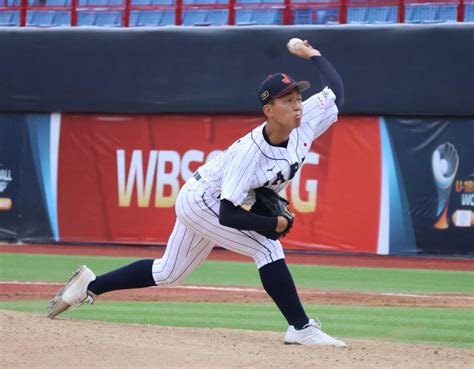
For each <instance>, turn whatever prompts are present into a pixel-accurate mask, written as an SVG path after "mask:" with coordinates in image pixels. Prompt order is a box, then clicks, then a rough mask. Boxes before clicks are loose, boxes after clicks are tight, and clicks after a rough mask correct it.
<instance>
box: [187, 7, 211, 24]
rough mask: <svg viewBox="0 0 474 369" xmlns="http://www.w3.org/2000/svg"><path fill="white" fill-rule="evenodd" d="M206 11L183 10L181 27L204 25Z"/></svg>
mask: <svg viewBox="0 0 474 369" xmlns="http://www.w3.org/2000/svg"><path fill="white" fill-rule="evenodd" d="M206 16H207V10H201V9H189V10H183V19H182V24H183V26H194V25H204V24H206Z"/></svg>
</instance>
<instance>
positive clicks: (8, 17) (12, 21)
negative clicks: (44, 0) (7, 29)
mask: <svg viewBox="0 0 474 369" xmlns="http://www.w3.org/2000/svg"><path fill="white" fill-rule="evenodd" d="M19 25H20V12H19V11H12V10H6V11H0V27H3V26H19Z"/></svg>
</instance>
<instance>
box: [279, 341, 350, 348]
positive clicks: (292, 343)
mask: <svg viewBox="0 0 474 369" xmlns="http://www.w3.org/2000/svg"><path fill="white" fill-rule="evenodd" d="M283 343H284V344H285V345H300V346H321V347H323V346H326V347H336V348H347V347H348V346H347V345H346V344H345V343H344V345H330V344H321V345H306V344H304V343H299V342H283Z"/></svg>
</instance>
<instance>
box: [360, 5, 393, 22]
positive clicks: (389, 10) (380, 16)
mask: <svg viewBox="0 0 474 369" xmlns="http://www.w3.org/2000/svg"><path fill="white" fill-rule="evenodd" d="M366 20H367V23H371V24H374V23H397V7H394V6H383V7H375V8H368V9H367V18H366Z"/></svg>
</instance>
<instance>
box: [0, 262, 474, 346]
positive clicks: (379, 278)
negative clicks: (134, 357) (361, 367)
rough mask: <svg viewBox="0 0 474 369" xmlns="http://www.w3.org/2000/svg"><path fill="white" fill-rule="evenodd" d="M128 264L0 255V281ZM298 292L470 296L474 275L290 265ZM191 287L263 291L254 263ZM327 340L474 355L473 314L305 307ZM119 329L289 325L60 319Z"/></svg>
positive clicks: (150, 311) (211, 311)
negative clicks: (141, 325)
mask: <svg viewBox="0 0 474 369" xmlns="http://www.w3.org/2000/svg"><path fill="white" fill-rule="evenodd" d="M132 260H135V259H130V258H111V257H90V256H51V255H25V254H1V255H0V279H1V280H4V281H7V280H17V281H48V282H63V281H64V280H65V279H66V278H67V276H68V275H69V274H70V272H71V271H72V270H73V269H74V268H75V267H76V266H77V265H79V264H87V265H89V266H90V267H91V268H92V269H94V270H95V271H96V272H97V273H98V274H100V273H103V272H106V271H109V270H111V269H113V268H116V267H118V266H122V265H124V264H126V263H128V262H130V261H132ZM290 269H291V270H292V273H293V276H294V279H295V282H296V284H297V286H299V287H306V288H318V289H324V288H326V289H341V290H356V291H379V292H380V291H384V292H401V293H463V294H474V283H473V281H474V280H473V276H474V273H472V272H453V271H434V270H405V269H380V268H348V267H321V266H308V265H304V266H303V265H291V266H290ZM187 283H189V284H201V285H206V284H214V285H217V284H219V285H240V286H242V285H245V286H260V281H259V278H258V273H257V271H256V268H255V266H254V264H252V263H237V262H217V261H208V262H205V263H204V264H203V265H202V266H201V267H200V268H199V269H198V270H197V271H196V272H195V273H194V274H193V275H192V276H191V277H190V278H188V280H187ZM45 307H46V301H10V302H0V308H2V309H13V310H19V311H27V312H32V313H35V314H43V313H44V310H45ZM305 307H306V309H307V311H308V314H309V315H311V316H317V317H319V319H320V320H321V321H322V322H323V327H324V329H325V330H327V331H328V332H329V333H331V334H333V335H335V336H338V337H341V338H369V339H371V338H373V339H375V338H377V339H382V340H387V341H401V342H414V343H429V344H436V345H443V346H454V347H462V348H470V349H474V310H473V309H467V308H415V307H366V306H341V305H305ZM64 317H66V318H68V319H89V320H101V321H109V322H122V323H145V324H159V325H170V326H187V327H223V328H238V329H252V330H267V331H281V332H283V331H284V330H285V327H286V324H285V321H284V320H283V318H282V317H281V315H280V313H279V312H278V311H277V309H276V307H275V306H274V305H272V304H231V303H175V302H113V301H100V302H98V303H97V304H95V305H94V306H92V307H91V306H84V307H82V308H81V309H78V310H74V311H72V312H70V313H67V314H65V315H64Z"/></svg>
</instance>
